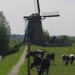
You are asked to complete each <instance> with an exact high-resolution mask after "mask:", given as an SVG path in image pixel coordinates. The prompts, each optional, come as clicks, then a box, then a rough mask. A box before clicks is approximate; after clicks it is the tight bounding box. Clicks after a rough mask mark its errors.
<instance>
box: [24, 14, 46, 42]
mask: <svg viewBox="0 0 75 75" xmlns="http://www.w3.org/2000/svg"><path fill="white" fill-rule="evenodd" d="M27 20H28V25H27V28H26V32H25V37H26V38H28V40H30V42H31V43H37V42H39V41H41V42H42V41H44V40H45V39H44V34H43V29H42V23H41V16H40V15H39V13H34V14H32V15H30V16H29V17H28V18H27ZM26 38H25V42H28V40H27V39H26Z"/></svg>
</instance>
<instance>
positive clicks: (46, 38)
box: [43, 30, 50, 41]
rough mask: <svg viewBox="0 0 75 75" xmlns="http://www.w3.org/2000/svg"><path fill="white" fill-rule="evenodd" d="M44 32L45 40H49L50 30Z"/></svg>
mask: <svg viewBox="0 0 75 75" xmlns="http://www.w3.org/2000/svg"><path fill="white" fill-rule="evenodd" d="M43 33H44V37H45V40H46V41H49V38H50V35H49V32H48V30H43Z"/></svg>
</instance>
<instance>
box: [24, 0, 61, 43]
mask: <svg viewBox="0 0 75 75" xmlns="http://www.w3.org/2000/svg"><path fill="white" fill-rule="evenodd" d="M36 4H37V10H38V12H37V13H32V14H31V15H30V16H24V17H23V18H24V19H25V20H27V21H28V25H27V27H26V30H25V35H24V43H28V42H31V43H37V42H44V41H45V38H44V34H43V29H42V20H43V19H45V18H47V17H58V16H60V15H59V14H58V13H55V12H51V13H47V14H44V15H40V5H39V0H36Z"/></svg>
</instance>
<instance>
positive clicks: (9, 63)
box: [0, 46, 25, 75]
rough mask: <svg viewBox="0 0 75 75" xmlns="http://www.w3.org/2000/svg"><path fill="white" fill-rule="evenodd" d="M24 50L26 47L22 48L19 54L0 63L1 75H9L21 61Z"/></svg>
mask: <svg viewBox="0 0 75 75" xmlns="http://www.w3.org/2000/svg"><path fill="white" fill-rule="evenodd" d="M24 48H25V47H24V46H22V47H20V50H19V52H17V53H15V54H12V55H9V56H6V57H4V58H3V59H2V60H1V61H0V75H8V73H9V71H10V70H11V69H12V67H13V66H14V65H15V64H16V63H17V62H18V61H19V59H20V57H21V55H22V53H23V51H24Z"/></svg>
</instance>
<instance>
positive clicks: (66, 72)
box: [18, 43, 75, 75]
mask: <svg viewBox="0 0 75 75" xmlns="http://www.w3.org/2000/svg"><path fill="white" fill-rule="evenodd" d="M30 49H31V50H35V49H45V50H46V51H47V52H46V53H49V52H53V53H55V62H54V63H51V66H50V70H49V75H75V61H74V63H73V64H72V65H70V64H69V65H67V66H64V65H63V62H62V57H61V56H62V54H63V53H65V54H70V53H74V54H75V43H73V45H72V46H68V47H41V46H31V48H30ZM31 62H32V59H31ZM27 63H28V60H27V58H26V60H25V63H24V64H23V65H22V66H21V68H20V72H19V74H18V75H27V72H28V71H27ZM30 73H31V75H38V73H37V70H36V68H33V69H31V70H30Z"/></svg>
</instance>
